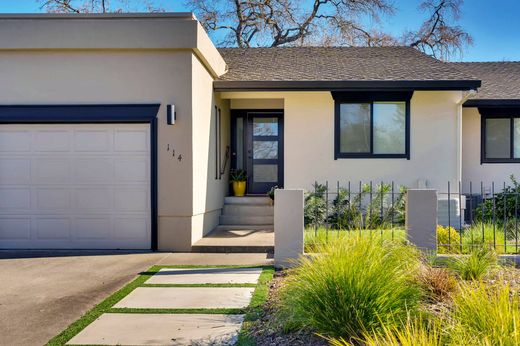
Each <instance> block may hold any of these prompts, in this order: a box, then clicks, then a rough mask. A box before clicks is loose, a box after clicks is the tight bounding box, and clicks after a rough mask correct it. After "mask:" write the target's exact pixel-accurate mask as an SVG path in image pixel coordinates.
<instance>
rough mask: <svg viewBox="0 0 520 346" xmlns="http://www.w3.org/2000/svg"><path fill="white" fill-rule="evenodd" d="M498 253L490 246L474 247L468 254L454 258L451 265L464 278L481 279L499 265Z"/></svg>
mask: <svg viewBox="0 0 520 346" xmlns="http://www.w3.org/2000/svg"><path fill="white" fill-rule="evenodd" d="M497 261H498V260H497V255H496V253H495V252H494V251H493V250H492V249H490V248H488V247H480V248H476V249H473V250H472V251H471V252H470V254H469V255H467V256H459V257H455V258H453V259H452V261H451V262H450V263H449V266H450V267H451V268H452V269H453V270H454V271H455V273H457V274H458V275H459V276H460V277H461V278H462V279H463V280H480V279H482V278H483V277H484V276H485V275H487V274H488V273H489V272H490V271H491V270H492V269H493V268H495V267H496V265H497Z"/></svg>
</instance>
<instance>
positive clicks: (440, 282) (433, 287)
mask: <svg viewBox="0 0 520 346" xmlns="http://www.w3.org/2000/svg"><path fill="white" fill-rule="evenodd" d="M417 279H418V281H419V284H420V285H421V287H422V288H423V290H424V291H425V292H426V293H427V296H428V297H429V298H430V299H431V300H434V301H439V300H443V299H445V298H448V297H449V296H450V295H451V294H452V293H453V292H454V291H455V289H456V288H457V280H456V279H455V278H454V277H453V275H452V274H451V272H450V271H449V270H448V269H446V268H439V267H432V266H429V265H423V266H421V270H420V271H419V275H418V277H417Z"/></svg>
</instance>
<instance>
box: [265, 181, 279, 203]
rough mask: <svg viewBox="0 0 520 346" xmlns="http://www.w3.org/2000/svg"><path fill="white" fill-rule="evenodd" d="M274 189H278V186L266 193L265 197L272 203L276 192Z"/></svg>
mask: <svg viewBox="0 0 520 346" xmlns="http://www.w3.org/2000/svg"><path fill="white" fill-rule="evenodd" d="M276 189H279V187H278V185H277V186H273V187H272V188H271V189H270V190H269V192H267V197H269V198H270V199H271V201H272V202H273V203H274V192H275V191H276Z"/></svg>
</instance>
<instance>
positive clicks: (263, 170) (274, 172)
mask: <svg viewBox="0 0 520 346" xmlns="http://www.w3.org/2000/svg"><path fill="white" fill-rule="evenodd" d="M253 181H254V182H255V183H276V182H277V181H278V165H253Z"/></svg>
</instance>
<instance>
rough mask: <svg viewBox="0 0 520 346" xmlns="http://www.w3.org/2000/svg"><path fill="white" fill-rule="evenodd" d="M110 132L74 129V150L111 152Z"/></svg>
mask: <svg viewBox="0 0 520 346" xmlns="http://www.w3.org/2000/svg"><path fill="white" fill-rule="evenodd" d="M110 142H111V141H110V132H109V131H106V130H79V131H74V150H75V151H78V152H109V151H111V145H110Z"/></svg>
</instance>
